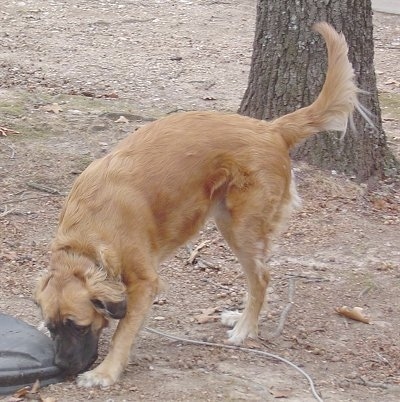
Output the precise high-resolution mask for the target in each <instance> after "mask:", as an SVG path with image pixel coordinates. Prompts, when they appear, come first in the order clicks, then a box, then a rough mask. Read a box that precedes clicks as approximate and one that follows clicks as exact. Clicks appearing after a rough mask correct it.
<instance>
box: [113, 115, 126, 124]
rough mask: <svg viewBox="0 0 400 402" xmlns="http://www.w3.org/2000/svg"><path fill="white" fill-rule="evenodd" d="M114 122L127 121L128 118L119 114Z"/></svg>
mask: <svg viewBox="0 0 400 402" xmlns="http://www.w3.org/2000/svg"><path fill="white" fill-rule="evenodd" d="M115 123H129V120H128V119H127V118H126V117H125V116H119V118H118V119H117V120H115Z"/></svg>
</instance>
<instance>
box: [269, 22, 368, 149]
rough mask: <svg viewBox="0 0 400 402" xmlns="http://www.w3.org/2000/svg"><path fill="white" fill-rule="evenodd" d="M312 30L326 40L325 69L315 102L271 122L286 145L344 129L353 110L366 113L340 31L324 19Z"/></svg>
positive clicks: (289, 145)
mask: <svg viewBox="0 0 400 402" xmlns="http://www.w3.org/2000/svg"><path fill="white" fill-rule="evenodd" d="M313 29H314V30H315V31H316V32H319V33H320V34H321V35H322V36H323V37H324V39H325V42H326V47H327V50H328V71H327V74H326V79H325V83H324V86H323V87H322V90H321V93H320V94H319V96H318V98H317V99H316V100H315V102H314V103H312V104H311V105H310V106H307V107H304V108H302V109H299V110H297V111H295V112H293V113H289V114H287V115H285V116H282V117H280V118H278V119H276V120H274V121H273V122H272V125H273V126H274V127H276V129H277V130H279V132H280V133H281V135H282V137H283V138H284V140H285V141H286V143H287V145H288V147H289V148H291V147H292V146H294V145H295V144H296V143H298V142H300V141H301V140H303V139H305V138H307V137H309V136H311V135H313V134H316V133H318V132H321V131H325V130H338V131H343V132H344V131H346V129H347V123H348V121H349V119H350V118H351V116H352V113H353V111H354V109H358V110H359V111H360V112H361V113H362V114H363V115H365V110H364V109H363V107H362V105H361V104H360V103H359V101H358V99H357V94H358V93H359V92H360V90H359V89H358V88H357V86H356V84H355V83H354V71H353V67H352V65H351V64H350V61H349V59H348V57H347V52H348V47H347V43H346V40H345V38H344V36H343V34H339V33H337V32H336V31H335V29H334V28H333V27H332V26H331V25H329V24H328V23H326V22H319V23H317V24H315V25H314V27H313Z"/></svg>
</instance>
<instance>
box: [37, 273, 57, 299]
mask: <svg viewBox="0 0 400 402" xmlns="http://www.w3.org/2000/svg"><path fill="white" fill-rule="evenodd" d="M52 277H53V273H52V272H47V273H45V274H44V275H42V276H41V277H40V278H39V281H38V282H37V285H36V288H35V290H34V293H33V300H34V302H35V303H36V304H38V300H39V296H40V293H42V292H43V290H44V289H45V288H46V286H47V284H48V283H49V281H50V279H51V278H52Z"/></svg>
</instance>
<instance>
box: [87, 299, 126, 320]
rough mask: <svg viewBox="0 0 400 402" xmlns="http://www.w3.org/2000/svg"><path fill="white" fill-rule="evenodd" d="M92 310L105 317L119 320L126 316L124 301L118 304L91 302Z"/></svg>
mask: <svg viewBox="0 0 400 402" xmlns="http://www.w3.org/2000/svg"><path fill="white" fill-rule="evenodd" d="M91 302H92V304H93V306H94V308H95V309H96V310H97V311H98V312H99V313H100V314H103V315H105V316H107V317H110V318H114V319H116V320H119V319H121V318H124V317H125V315H126V299H124V300H122V301H119V302H110V301H109V302H107V301H102V300H99V299H92V300H91Z"/></svg>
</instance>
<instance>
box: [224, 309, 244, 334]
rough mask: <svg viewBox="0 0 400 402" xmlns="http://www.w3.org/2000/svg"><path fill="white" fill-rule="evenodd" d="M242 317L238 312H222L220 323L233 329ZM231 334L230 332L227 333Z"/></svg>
mask: <svg viewBox="0 0 400 402" xmlns="http://www.w3.org/2000/svg"><path fill="white" fill-rule="evenodd" d="M241 316H242V313H239V311H237V310H236V311H223V312H222V314H221V322H222V325H225V326H226V327H230V328H233V327H234V326H235V325H236V323H237V322H238V321H239V318H240V317H241ZM228 332H231V331H228Z"/></svg>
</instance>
